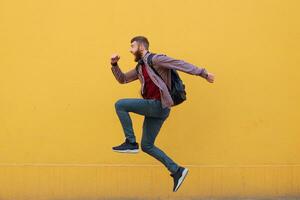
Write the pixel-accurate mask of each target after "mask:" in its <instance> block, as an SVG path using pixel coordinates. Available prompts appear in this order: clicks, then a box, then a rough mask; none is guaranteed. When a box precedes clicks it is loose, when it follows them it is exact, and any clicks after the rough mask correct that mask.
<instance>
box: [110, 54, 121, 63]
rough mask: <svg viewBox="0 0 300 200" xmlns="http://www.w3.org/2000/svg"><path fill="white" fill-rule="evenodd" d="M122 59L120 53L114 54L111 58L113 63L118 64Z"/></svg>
mask: <svg viewBox="0 0 300 200" xmlns="http://www.w3.org/2000/svg"><path fill="white" fill-rule="evenodd" d="M119 60H120V56H119V55H118V54H113V55H112V56H111V59H110V63H111V64H116V63H117V62H118V61H119Z"/></svg>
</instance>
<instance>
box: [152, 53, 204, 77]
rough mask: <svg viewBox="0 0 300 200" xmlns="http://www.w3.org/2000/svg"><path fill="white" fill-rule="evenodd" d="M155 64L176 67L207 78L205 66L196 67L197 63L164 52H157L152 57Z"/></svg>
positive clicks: (169, 67) (170, 67)
mask: <svg viewBox="0 0 300 200" xmlns="http://www.w3.org/2000/svg"><path fill="white" fill-rule="evenodd" d="M152 63H153V65H158V66H161V67H165V68H168V69H176V70H179V71H182V72H185V73H188V74H191V75H197V76H201V77H203V78H205V79H206V78H207V76H208V72H207V70H206V69H205V68H202V67H196V66H195V65H193V64H191V63H188V62H186V61H184V60H178V59H175V58H171V57H169V56H167V55H164V54H156V55H154V56H153V58H152Z"/></svg>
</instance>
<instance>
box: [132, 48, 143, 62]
mask: <svg viewBox="0 0 300 200" xmlns="http://www.w3.org/2000/svg"><path fill="white" fill-rule="evenodd" d="M141 58H142V53H141V52H140V51H139V50H137V51H136V52H135V54H134V61H135V62H138V61H139V60H140V59H141Z"/></svg>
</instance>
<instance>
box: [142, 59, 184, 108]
mask: <svg viewBox="0 0 300 200" xmlns="http://www.w3.org/2000/svg"><path fill="white" fill-rule="evenodd" d="M154 55H155V54H154V53H150V55H149V56H148V58H147V63H148V65H149V66H150V67H151V68H152V70H153V71H154V72H155V74H156V75H157V76H159V77H160V78H161V79H162V77H161V76H160V75H159V73H158V72H157V71H156V70H155V69H154V67H153V63H152V57H153V56H154ZM139 65H140V63H138V64H137V66H136V70H137V67H138V66H139ZM170 70H171V88H169V87H168V85H167V84H166V86H167V88H168V91H169V93H170V95H171V97H172V99H173V102H174V105H173V106H175V105H178V104H181V103H182V102H183V101H185V100H186V91H185V85H184V84H183V82H182V80H181V78H180V76H179V74H178V73H177V70H176V69H170ZM162 80H163V79H162Z"/></svg>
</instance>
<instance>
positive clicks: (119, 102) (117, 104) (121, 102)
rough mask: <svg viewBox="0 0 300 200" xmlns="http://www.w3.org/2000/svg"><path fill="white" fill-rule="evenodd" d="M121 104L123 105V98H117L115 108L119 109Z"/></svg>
mask: <svg viewBox="0 0 300 200" xmlns="http://www.w3.org/2000/svg"><path fill="white" fill-rule="evenodd" d="M122 106H123V99H119V100H117V101H116V102H115V108H116V110H120V109H122Z"/></svg>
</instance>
